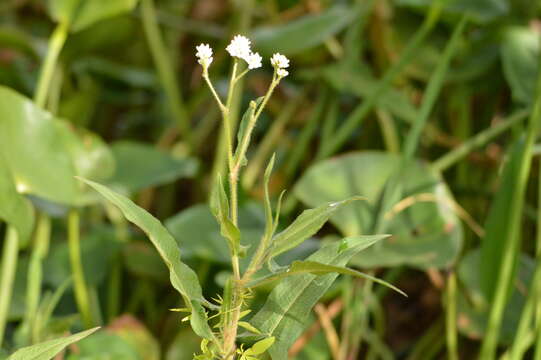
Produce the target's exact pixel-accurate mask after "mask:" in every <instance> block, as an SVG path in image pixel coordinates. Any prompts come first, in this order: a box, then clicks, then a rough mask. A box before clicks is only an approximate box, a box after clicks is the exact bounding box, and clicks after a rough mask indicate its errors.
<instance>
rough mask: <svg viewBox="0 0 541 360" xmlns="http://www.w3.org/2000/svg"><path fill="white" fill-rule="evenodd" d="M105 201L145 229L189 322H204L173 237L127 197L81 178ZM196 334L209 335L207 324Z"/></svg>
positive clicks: (196, 289) (198, 294)
mask: <svg viewBox="0 0 541 360" xmlns="http://www.w3.org/2000/svg"><path fill="white" fill-rule="evenodd" d="M81 180H82V181H84V182H85V183H87V184H88V185H90V186H91V187H92V188H94V189H95V190H96V191H98V192H99V193H100V194H102V195H103V196H104V197H105V198H106V199H107V200H109V201H110V202H112V203H113V204H114V205H116V206H117V207H118V208H119V209H120V210H121V211H122V213H123V214H124V216H125V217H126V219H128V220H129V221H130V222H132V223H134V224H135V225H137V226H138V227H139V228H141V230H143V231H144V232H145V234H146V235H147V236H148V238H149V239H150V241H152V243H153V244H154V246H155V247H156V249H157V250H158V252H159V253H160V256H161V257H162V259H163V261H164V262H165V264H166V265H167V267H168V268H169V279H170V281H171V284H172V285H173V287H174V288H175V289H176V290H177V291H178V292H179V293H180V294H181V295H182V296H183V297H184V299H185V301H186V303H187V304H186V305H188V304H191V306H192V315H191V316H192V324H193V323H198V324H199V323H202V322H204V323H205V324H206V319H200V318H199V317H201V316H204V317H205V318H206V315H205V313H204V310H203V309H202V306H201V303H202V302H205V299H204V298H203V294H202V290H201V285H200V284H199V280H198V279H197V275H196V274H195V272H194V271H193V270H192V269H190V268H189V267H188V266H187V265H186V264H184V263H183V262H182V261H181V260H180V250H179V247H178V244H177V242H176V241H175V239H174V238H173V237H172V236H171V234H169V232H168V231H167V230H166V229H165V228H164V227H163V225H162V224H161V223H160V222H159V221H158V220H157V219H156V218H155V217H153V216H152V215H151V214H150V213H148V212H147V211H146V210H144V209H142V208H140V207H139V206H137V205H135V204H134V203H133V202H132V201H131V200H130V199H128V198H126V197H124V196H122V195H120V194H117V193H115V192H114V191H111V190H109V189H108V188H107V187H105V186H103V185H100V184H98V183H95V182H93V181H90V180H86V179H81ZM194 330H195V331H197V334H198V335H200V336H202V337H205V338H211V337H212V332H211V330H210V328H209V327H208V325H207V326H206V327H202V328H201V327H200V326H198V327H197V329H194Z"/></svg>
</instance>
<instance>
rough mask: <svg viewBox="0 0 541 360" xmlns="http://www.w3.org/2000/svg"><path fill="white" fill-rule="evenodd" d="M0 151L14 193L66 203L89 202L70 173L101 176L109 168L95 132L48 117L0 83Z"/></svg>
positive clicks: (110, 165)
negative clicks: (12, 181)
mask: <svg viewBox="0 0 541 360" xmlns="http://www.w3.org/2000/svg"><path fill="white" fill-rule="evenodd" d="M0 154H1V155H2V156H3V158H4V160H5V164H6V166H7V167H8V168H9V169H10V172H11V174H12V176H13V179H14V180H15V184H16V187H17V189H18V191H19V192H20V193H28V194H33V195H38V196H40V197H43V198H45V199H48V200H52V201H55V202H59V203H63V204H69V205H80V204H82V203H85V202H88V201H89V200H91V199H89V198H87V197H86V194H84V192H83V190H82V187H81V186H80V184H78V183H77V182H76V181H75V179H74V176H76V175H85V176H88V177H91V178H92V179H94V180H103V179H105V178H106V177H107V176H109V175H110V173H111V172H112V168H113V166H114V165H113V160H112V157H111V155H110V153H109V150H108V148H107V147H106V145H105V144H104V143H103V141H102V140H101V139H99V138H98V137H97V136H96V135H94V134H91V133H89V132H87V131H86V130H79V129H77V128H75V127H74V126H73V125H71V124H69V123H68V122H66V121H64V120H61V119H57V118H54V117H53V116H52V115H51V114H50V113H48V112H46V111H44V110H41V109H40V108H38V107H37V106H36V105H35V104H34V103H33V102H32V101H31V100H30V99H27V98H25V97H24V96H22V95H20V94H18V93H16V92H14V91H13V90H11V89H9V88H6V87H2V86H0ZM51 169H54V171H52V170H51Z"/></svg>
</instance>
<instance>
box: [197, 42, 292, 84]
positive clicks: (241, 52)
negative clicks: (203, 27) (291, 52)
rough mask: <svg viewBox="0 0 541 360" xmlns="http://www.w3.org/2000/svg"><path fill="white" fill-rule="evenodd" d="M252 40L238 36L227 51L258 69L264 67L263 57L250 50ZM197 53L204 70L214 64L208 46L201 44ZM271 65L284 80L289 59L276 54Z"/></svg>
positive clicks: (250, 67) (252, 67)
mask: <svg viewBox="0 0 541 360" xmlns="http://www.w3.org/2000/svg"><path fill="white" fill-rule="evenodd" d="M250 44H251V42H250V39H248V38H247V37H245V36H242V35H236V36H235V37H234V38H233V40H231V43H229V45H227V47H226V48H225V50H226V51H227V52H228V53H229V55H231V56H233V57H236V58H239V59H242V60H244V61H246V63H247V64H248V69H250V70H251V69H257V68H260V67H261V66H262V63H261V60H263V59H262V58H261V55H259V54H258V53H256V52H252V50H251V48H250ZM196 50H197V53H196V54H195V56H197V58H198V62H199V64H201V65H202V66H203V69H205V70H206V69H207V68H208V67H209V65H210V64H211V63H212V60H213V59H212V48H211V47H210V46H209V45H208V44H201V45H199V46H197V47H196ZM271 64H272V66H273V67H274V68H275V70H276V74H277V75H278V76H279V77H280V78H282V77H284V76H287V75H288V74H289V73H288V72H287V70H285V68H287V67H288V66H289V59H288V58H286V57H285V56H284V55H281V54H278V53H276V54H274V55H273V56H272V58H271Z"/></svg>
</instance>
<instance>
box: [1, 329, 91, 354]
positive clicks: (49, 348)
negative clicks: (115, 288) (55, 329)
mask: <svg viewBox="0 0 541 360" xmlns="http://www.w3.org/2000/svg"><path fill="white" fill-rule="evenodd" d="M98 329H99V327H96V328H93V329H90V330H86V331H82V332H80V333H77V334H74V335H71V336H67V337H63V338H60V339H53V340H49V341H45V342H42V343H39V344H36V345H32V346H28V347H24V348H22V349H19V350H17V351H16V352H14V353H13V354H12V355H11V356H10V357H9V358H8V359H7V360H50V359H52V358H53V357H55V356H56V355H57V354H58V353H59V352H61V351H62V350H64V349H65V348H66V346H68V345H71V344H73V343H74V342H77V341H79V340H81V339H83V338H85V337H87V336H88V335H90V334H92V333H93V332H95V331H96V330H98Z"/></svg>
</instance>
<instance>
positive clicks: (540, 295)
mask: <svg viewBox="0 0 541 360" xmlns="http://www.w3.org/2000/svg"><path fill="white" fill-rule="evenodd" d="M538 182H539V183H538V187H537V234H536V252H535V254H536V256H535V257H536V260H537V267H538V268H539V267H541V166H540V167H539V173H538ZM535 299H536V301H535V302H536V305H535V323H534V330H536V331H534V334H536V336H535V340H534V342H535V350H534V357H533V360H541V286H539V288H538V291H537V293H536V294H535Z"/></svg>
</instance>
